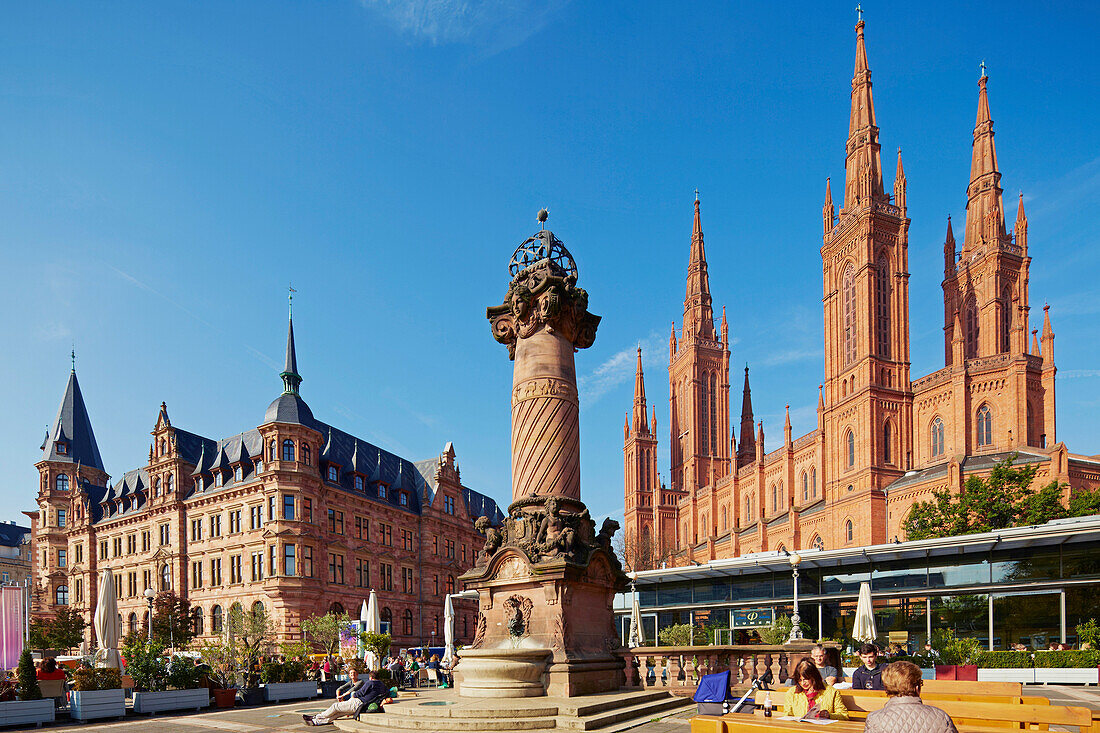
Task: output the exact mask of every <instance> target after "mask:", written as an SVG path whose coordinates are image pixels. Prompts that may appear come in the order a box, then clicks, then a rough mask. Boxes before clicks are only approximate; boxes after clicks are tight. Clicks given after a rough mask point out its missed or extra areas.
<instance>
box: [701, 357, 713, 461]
mask: <svg viewBox="0 0 1100 733" xmlns="http://www.w3.org/2000/svg"><path fill="white" fill-rule="evenodd" d="M702 389H703V399H702V400H701V402H702V404H701V405H700V408H701V412H702V415H701V417H702V427H703V430H702V433H703V434H702V435H701V436H699V437H700V438H702V440H701V441H700V443H701V444H702V449H703V451H704V452H705V451H706V449H707V446H708V445H709V444H710V421H711V420H710V377H709V376H708V375H707V373H706V372H703V387H702Z"/></svg>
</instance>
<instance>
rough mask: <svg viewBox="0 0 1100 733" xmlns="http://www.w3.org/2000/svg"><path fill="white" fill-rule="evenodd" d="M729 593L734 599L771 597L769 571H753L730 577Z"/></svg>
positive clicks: (744, 599)
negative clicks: (749, 573)
mask: <svg viewBox="0 0 1100 733" xmlns="http://www.w3.org/2000/svg"><path fill="white" fill-rule="evenodd" d="M730 586H731V589H730V590H731V595H732V597H733V600H735V601H746V600H752V599H753V598H771V597H772V576H771V573H753V574H752V575H741V576H738V577H736V578H733V579H732V583H731V584H730Z"/></svg>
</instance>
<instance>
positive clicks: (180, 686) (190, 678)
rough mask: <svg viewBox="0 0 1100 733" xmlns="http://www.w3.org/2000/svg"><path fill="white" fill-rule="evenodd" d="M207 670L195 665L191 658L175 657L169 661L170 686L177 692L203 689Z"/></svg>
mask: <svg viewBox="0 0 1100 733" xmlns="http://www.w3.org/2000/svg"><path fill="white" fill-rule="evenodd" d="M205 674H206V669H205V668H204V667H200V666H199V665H197V664H195V660H193V659H191V658H190V657H184V656H181V655H178V654H177V655H175V656H173V657H171V658H170V659H169V660H168V686H169V687H171V688H173V689H176V690H194V689H195V688H197V687H201V686H202V685H201V683H202V678H203V675H205Z"/></svg>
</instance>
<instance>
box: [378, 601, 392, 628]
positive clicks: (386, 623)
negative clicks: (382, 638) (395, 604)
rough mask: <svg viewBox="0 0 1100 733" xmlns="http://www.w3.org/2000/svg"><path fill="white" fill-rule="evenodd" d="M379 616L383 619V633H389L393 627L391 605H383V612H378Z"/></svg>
mask: <svg viewBox="0 0 1100 733" xmlns="http://www.w3.org/2000/svg"><path fill="white" fill-rule="evenodd" d="M378 617H379V618H380V619H381V621H382V633H383V634H389V633H391V629H393V612H392V611H390V609H389V607H383V608H382V612H381V613H379V614H378Z"/></svg>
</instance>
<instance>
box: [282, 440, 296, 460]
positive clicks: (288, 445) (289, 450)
mask: <svg viewBox="0 0 1100 733" xmlns="http://www.w3.org/2000/svg"><path fill="white" fill-rule="evenodd" d="M283 460H284V461H293V460H294V441H293V440H291V439H290V438H287V439H286V440H284V441H283Z"/></svg>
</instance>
